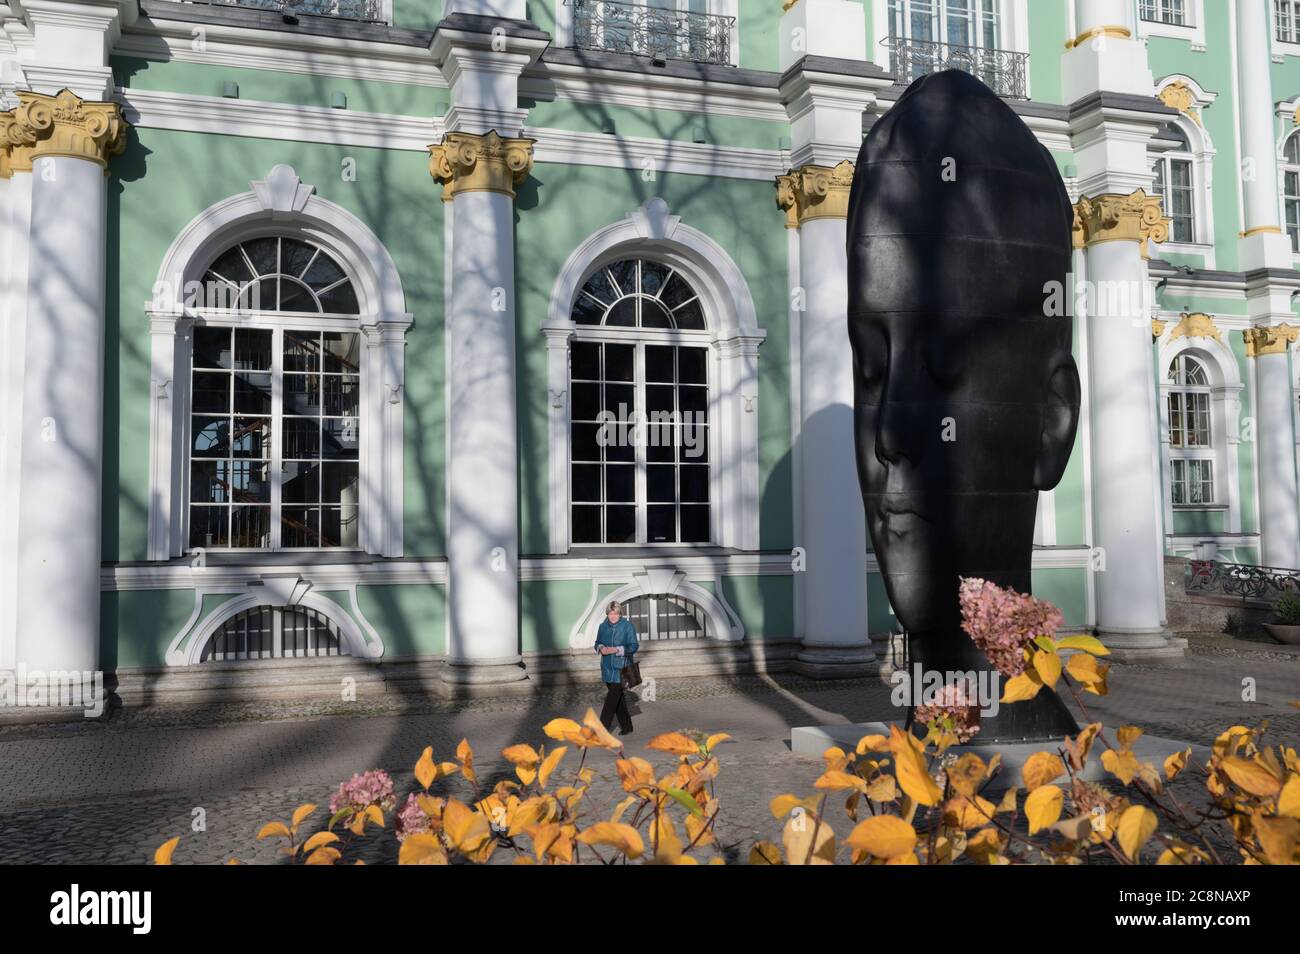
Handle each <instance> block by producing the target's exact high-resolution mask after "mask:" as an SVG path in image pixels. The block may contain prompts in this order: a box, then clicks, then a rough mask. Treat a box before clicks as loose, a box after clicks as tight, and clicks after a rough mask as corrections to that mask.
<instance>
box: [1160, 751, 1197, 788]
mask: <svg viewBox="0 0 1300 954" xmlns="http://www.w3.org/2000/svg"><path fill="white" fill-rule="evenodd" d="M1191 757H1192V750H1191V747H1190V746H1189V747H1188V748H1185V749H1183V750H1182V751H1181V752H1175V753H1174V754H1173V755H1171V756H1169V757H1168V758H1167V759H1165V778H1166V779H1168V780H1169V781H1171V782H1172V781H1173V780H1174V779H1176V778H1177V777H1178V773H1179V772H1181V771H1182V770H1183V769H1185V768H1187V760H1188V759H1189V758H1191Z"/></svg>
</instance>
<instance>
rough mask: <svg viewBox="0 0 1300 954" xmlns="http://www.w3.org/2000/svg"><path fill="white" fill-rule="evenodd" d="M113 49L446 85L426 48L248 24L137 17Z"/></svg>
mask: <svg viewBox="0 0 1300 954" xmlns="http://www.w3.org/2000/svg"><path fill="white" fill-rule="evenodd" d="M113 52H114V53H116V54H119V55H122V56H139V57H142V58H144V59H148V60H176V61H178V62H182V63H200V64H203V65H205V66H224V67H234V68H239V69H251V70H275V71H278V72H284V73H305V74H309V75H315V76H333V77H338V78H340V79H351V80H362V81H367V82H383V83H401V84H404V85H408V86H433V87H441V88H445V87H446V86H447V82H446V80H445V79H443V76H442V73H441V72H439V70H438V67H437V66H436V65H434V62H433V56H432V54H430V52H429V50H428V49H426V48H424V47H418V46H404V45H401V44H396V43H376V42H373V41H370V40H357V39H348V38H342V37H331V36H319V35H316V34H305V33H287V32H281V31H277V30H250V29H247V28H245V27H237V26H230V25H229V24H221V23H188V22H183V21H179V20H161V19H158V20H151V19H149V18H148V17H141V18H140V20H139V22H138V23H136V25H135V26H134V27H132V28H129V29H127V30H125V31H124V32H123V34H122V37H121V39H119V40H118V41H117V43H116V45H115V46H114V47H113Z"/></svg>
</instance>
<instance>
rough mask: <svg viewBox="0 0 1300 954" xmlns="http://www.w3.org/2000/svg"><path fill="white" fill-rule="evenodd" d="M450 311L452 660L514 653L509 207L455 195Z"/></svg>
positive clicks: (490, 196)
mask: <svg viewBox="0 0 1300 954" xmlns="http://www.w3.org/2000/svg"><path fill="white" fill-rule="evenodd" d="M454 204H455V209H454V217H455V218H454V222H453V226H452V231H453V242H452V281H453V283H454V284H453V287H452V292H451V296H450V303H449V308H448V311H447V323H446V347H447V353H448V359H447V393H448V399H449V400H448V407H447V428H448V441H447V444H448V462H447V469H448V480H449V494H450V500H449V512H448V518H447V523H448V528H447V559H448V573H449V578H450V584H449V589H448V599H449V604H450V605H449V612H450V625H449V627H448V646H447V656H448V658H449V659H451V660H455V661H473V662H476V663H478V662H506V661H517V660H518V659H519V629H518V621H519V606H518V603H519V529H518V527H519V522H518V505H519V494H518V471H517V467H518V448H517V446H516V441H517V429H516V426H515V309H514V293H515V280H514V205H513V202H512V200H511V198H510V197H509V196H507V195H503V194H500V193H496V192H464V193H461V194H460V195H458V196H456V198H455V200H454Z"/></svg>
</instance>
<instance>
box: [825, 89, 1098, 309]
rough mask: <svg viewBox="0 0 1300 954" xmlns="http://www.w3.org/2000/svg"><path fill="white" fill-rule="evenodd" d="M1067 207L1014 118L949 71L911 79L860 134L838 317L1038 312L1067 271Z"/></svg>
mask: <svg viewBox="0 0 1300 954" xmlns="http://www.w3.org/2000/svg"><path fill="white" fill-rule="evenodd" d="M1073 221H1074V215H1073V211H1072V209H1071V206H1070V199H1069V196H1068V194H1067V193H1066V191H1065V185H1064V183H1063V182H1062V180H1061V176H1060V173H1059V172H1058V170H1057V167H1056V162H1055V160H1054V159H1052V156H1051V154H1050V153H1049V152H1048V151H1047V150H1046V148H1044V147H1043V146H1042V144H1040V143H1039V142H1038V140H1037V139H1035V138H1034V134H1033V133H1032V132H1031V131H1030V129H1029V127H1028V126H1026V125H1025V124H1024V122H1023V121H1022V120H1021V119H1020V117H1019V116H1017V115H1016V113H1015V111H1014V110H1012V109H1011V107H1009V106H1008V105H1007V104H1006V103H1005V102H1003V101H1002V100H1001V99H1000V98H999V97H998V96H997V95H996V94H995V93H994V92H993V91H992V90H990V89H989V88H988V87H987V86H985V85H984V84H983V83H981V82H980V81H979V80H978V79H976V78H975V77H973V76H971V75H970V74H968V73H964V72H962V71H960V70H948V71H946V72H943V73H934V74H932V75H929V76H925V77H922V78H921V79H919V80H917V81H916V82H915V83H913V84H912V85H911V86H910V87H909V88H908V89H907V91H906V92H905V93H904V94H903V95H902V96H901V97H900V98H899V100H898V102H897V103H896V104H895V105H894V107H893V108H892V109H891V110H890V111H889V112H888V113H886V114H885V115H884V117H882V118H881V119H880V120H879V121H878V122H877V123H876V124H875V125H874V126H873V127H872V129H871V133H870V135H869V136H868V137H867V140H866V142H864V143H863V145H862V149H861V150H860V152H859V153H858V165H857V172H856V176H855V181H854V187H853V194H852V199H851V202H850V206H849V221H848V254H849V275H850V285H849V314H850V316H852V315H857V314H862V313H863V312H881V311H886V312H894V311H908V312H919V313H922V314H927V313H928V314H934V313H938V312H958V313H964V314H972V313H983V314H986V315H989V316H998V317H1003V318H1005V317H1007V316H1011V315H1024V314H1029V313H1032V314H1036V315H1040V314H1041V312H1042V298H1043V290H1042V285H1041V284H1040V283H1036V282H1034V281H1026V280H1017V281H1007V280H1006V276H1017V277H1018V278H1021V279H1023V278H1024V277H1026V276H1036V275H1039V274H1046V275H1050V276H1053V277H1055V276H1063V275H1064V274H1065V273H1066V272H1068V271H1069V269H1070V254H1071V253H1070V249H1071V242H1070V232H1071V228H1072V224H1073Z"/></svg>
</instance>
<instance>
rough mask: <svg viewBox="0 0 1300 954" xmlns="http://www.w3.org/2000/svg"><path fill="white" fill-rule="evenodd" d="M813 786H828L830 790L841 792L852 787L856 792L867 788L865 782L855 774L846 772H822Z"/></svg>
mask: <svg viewBox="0 0 1300 954" xmlns="http://www.w3.org/2000/svg"><path fill="white" fill-rule="evenodd" d="M813 787H814V788H828V789H830V790H831V791H832V792H842V791H846V790H848V789H852V790H854V791H858V792H865V791H866V790H867V783H866V782H864V781H863V780H862V779H861V778H859V777H858V776H856V775H850V774H849V773H848V772H837V771H831V772H824V773H823V774H822V776H821V778H819V779H817V781H816V782H815V783H814V784H813Z"/></svg>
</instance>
